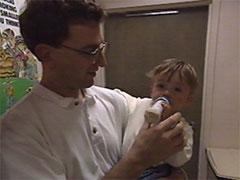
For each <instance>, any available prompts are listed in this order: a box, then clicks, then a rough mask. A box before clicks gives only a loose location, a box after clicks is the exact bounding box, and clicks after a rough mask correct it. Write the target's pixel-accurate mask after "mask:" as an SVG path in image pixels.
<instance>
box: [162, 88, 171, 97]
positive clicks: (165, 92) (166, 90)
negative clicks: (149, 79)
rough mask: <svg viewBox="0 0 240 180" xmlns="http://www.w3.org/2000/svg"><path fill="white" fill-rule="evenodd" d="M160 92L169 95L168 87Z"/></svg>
mask: <svg viewBox="0 0 240 180" xmlns="http://www.w3.org/2000/svg"><path fill="white" fill-rule="evenodd" d="M162 93H163V96H169V95H170V91H169V90H168V89H165V90H164V91H163V92H162Z"/></svg>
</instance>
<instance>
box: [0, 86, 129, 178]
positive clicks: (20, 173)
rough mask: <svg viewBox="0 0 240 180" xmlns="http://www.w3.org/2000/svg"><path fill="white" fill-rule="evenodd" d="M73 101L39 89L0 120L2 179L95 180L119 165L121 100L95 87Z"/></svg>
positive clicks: (123, 110) (125, 115)
mask: <svg viewBox="0 0 240 180" xmlns="http://www.w3.org/2000/svg"><path fill="white" fill-rule="evenodd" d="M75 101H76V100H75V99H73V98H63V97H61V96H59V95H57V94H55V93H54V92H52V91H50V90H48V89H46V88H44V87H43V86H41V85H37V86H36V87H35V88H34V89H33V90H32V92H31V93H30V94H29V95H28V96H27V97H26V98H24V99H23V100H22V101H21V102H20V103H18V104H17V105H16V106H15V107H14V108H13V109H11V110H10V111H9V112H8V113H7V114H6V115H5V116H4V117H3V119H2V120H1V169H0V171H1V172H0V173H1V179H2V180H38V179H39V180H66V179H67V180H70V179H71V180H80V179H84V180H94V179H100V178H101V177H102V176H103V175H104V173H106V172H107V171H109V170H110V168H112V166H113V165H114V164H116V163H117V162H118V160H119V158H120V156H121V145H122V136H123V130H124V124H125V123H126V122H124V121H127V118H128V114H129V112H128V111H129V109H128V105H127V101H126V99H125V98H124V96H122V95H120V94H119V93H117V92H115V91H112V90H108V89H105V88H100V87H96V86H93V87H91V88H88V89H86V98H85V101H84V102H80V103H79V104H78V105H75Z"/></svg>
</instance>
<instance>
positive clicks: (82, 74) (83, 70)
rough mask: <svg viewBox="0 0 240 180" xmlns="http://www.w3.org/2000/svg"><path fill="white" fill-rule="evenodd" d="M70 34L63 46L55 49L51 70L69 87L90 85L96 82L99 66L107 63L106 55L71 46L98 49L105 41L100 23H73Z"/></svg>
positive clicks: (89, 49)
mask: <svg viewBox="0 0 240 180" xmlns="http://www.w3.org/2000/svg"><path fill="white" fill-rule="evenodd" d="M69 35H70V36H69V38H68V39H67V40H65V41H64V42H63V43H62V45H63V46H60V47H59V48H56V50H55V51H54V53H53V61H52V62H51V63H52V65H51V67H52V68H51V71H53V73H54V77H55V79H56V80H58V81H59V82H60V83H62V84H64V86H66V87H67V88H70V89H79V88H87V87H90V86H92V85H93V83H94V77H95V76H96V72H97V70H98V68H99V66H101V67H103V66H105V65H106V62H105V58H104V55H103V54H102V53H99V54H97V55H95V56H91V55H88V54H84V53H81V52H77V51H75V50H72V49H71V48H73V49H77V50H84V51H91V50H94V49H96V48H97V47H98V46H99V44H100V43H101V42H103V38H102V36H101V32H100V25H99V24H96V23H92V24H87V25H79V24H77V25H71V26H70V28H69ZM65 46H67V47H70V49H69V48H66V47H65ZM51 73H52V72H51ZM56 77H57V78H56Z"/></svg>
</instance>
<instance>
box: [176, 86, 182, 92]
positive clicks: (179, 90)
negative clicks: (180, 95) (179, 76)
mask: <svg viewBox="0 0 240 180" xmlns="http://www.w3.org/2000/svg"><path fill="white" fill-rule="evenodd" d="M174 91H176V92H182V89H181V88H178V87H176V88H174Z"/></svg>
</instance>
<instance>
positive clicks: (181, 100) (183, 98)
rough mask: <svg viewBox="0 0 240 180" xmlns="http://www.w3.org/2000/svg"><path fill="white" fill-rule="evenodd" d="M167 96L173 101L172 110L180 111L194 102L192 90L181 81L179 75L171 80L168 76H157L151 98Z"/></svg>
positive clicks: (175, 75) (154, 79) (176, 74)
mask: <svg viewBox="0 0 240 180" xmlns="http://www.w3.org/2000/svg"><path fill="white" fill-rule="evenodd" d="M161 96H165V97H169V98H170V99H171V100H172V110H173V111H179V110H181V109H182V108H183V107H185V106H187V105H188V104H189V103H191V101H192V94H191V88H190V87H189V85H188V84H186V82H184V81H181V79H180V77H179V74H178V73H175V74H174V75H173V76H172V78H171V79H170V80H169V76H168V75H155V77H154V78H153V85H152V89H151V97H152V98H153V99H156V98H158V97H161Z"/></svg>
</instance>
